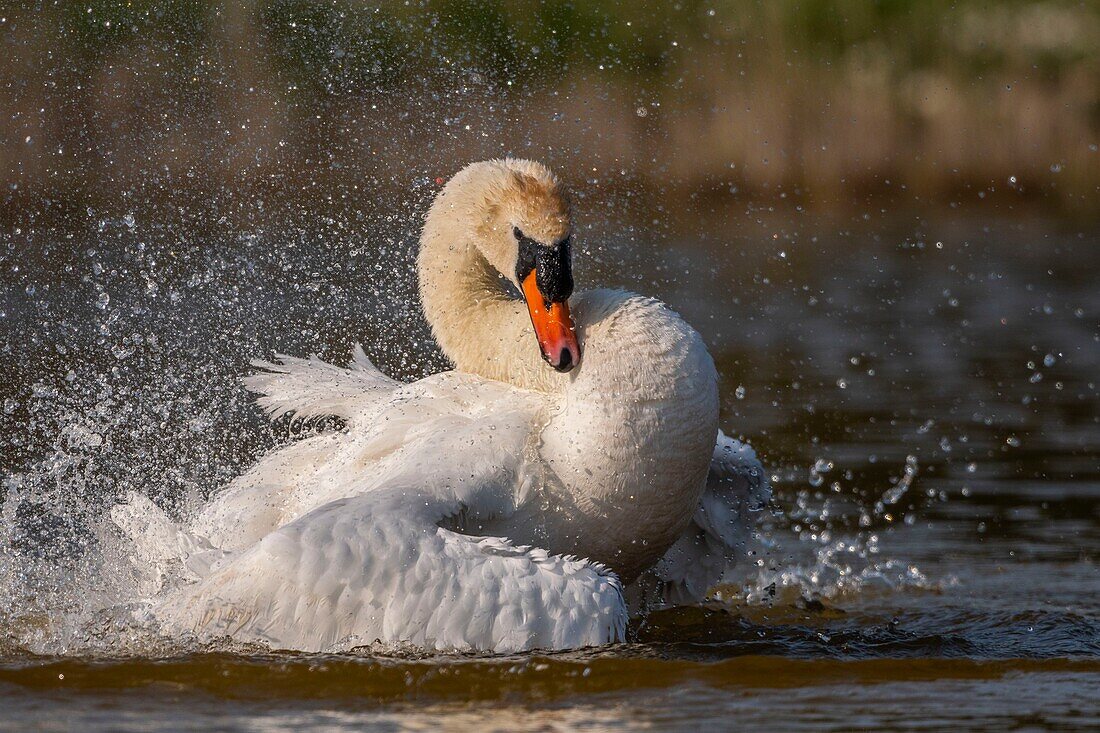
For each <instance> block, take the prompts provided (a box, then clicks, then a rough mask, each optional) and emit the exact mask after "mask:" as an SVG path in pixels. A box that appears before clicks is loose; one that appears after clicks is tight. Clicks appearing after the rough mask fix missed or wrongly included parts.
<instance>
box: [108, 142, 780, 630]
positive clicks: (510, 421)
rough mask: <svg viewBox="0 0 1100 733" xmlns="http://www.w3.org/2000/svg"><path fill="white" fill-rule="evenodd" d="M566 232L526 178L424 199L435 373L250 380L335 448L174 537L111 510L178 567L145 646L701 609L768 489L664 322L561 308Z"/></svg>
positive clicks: (282, 455)
mask: <svg viewBox="0 0 1100 733" xmlns="http://www.w3.org/2000/svg"><path fill="white" fill-rule="evenodd" d="M571 234H572V224H571V221H570V214H569V205H568V201H567V199H566V196H565V193H564V191H563V188H562V186H561V184H560V183H559V182H558V181H557V179H556V178H555V177H554V176H553V174H551V173H550V171H549V170H548V169H546V168H545V167H544V166H542V165H540V164H538V163H533V162H529V161H523V160H513V159H509V160H500V161H489V162H483V163H476V164H473V165H471V166H469V167H467V168H466V169H464V170H462V171H461V172H459V173H458V174H457V175H456V176H455V177H454V178H453V179H452V180H451V181H450V182H449V183H447V185H446V186H445V187H444V188H443V189H442V190H441V191H440V193H439V195H438V196H437V197H436V200H435V202H434V203H433V205H432V207H431V210H430V212H429V213H428V216H427V221H426V223H425V226H424V230H423V234H422V236H421V250H420V255H419V274H420V297H421V300H422V301H423V305H424V310H425V313H426V315H427V318H428V322H429V323H430V324H431V327H432V331H433V333H434V334H435V337H436V339H437V340H438V342H439V345H440V346H441V347H442V349H443V351H444V352H445V353H446V354H447V356H448V357H449V358H450V359H451V361H452V362H453V363H454V366H455V369H454V371H448V372H443V373H440V374H434V375H432V376H430V377H427V378H425V379H421V380H420V381H417V382H413V383H411V384H402V383H399V382H396V381H394V380H392V379H389V378H387V377H386V376H384V375H383V374H382V373H381V372H379V371H378V370H377V369H375V368H374V367H373V366H372V365H371V363H370V362H369V361H368V360H367V358H366V356H365V354H364V353H363V351H362V350H361V349H359V348H358V347H357V348H356V351H355V354H354V358H353V361H352V363H351V365H350V366H349V367H348V368H346V369H344V368H338V367H335V366H331V365H329V364H325V363H323V362H321V361H318V360H316V359H310V360H303V359H295V358H291V357H280V358H281V361H282V363H281V364H271V363H264V362H260V363H258V364H257V365H258V366H259V367H262V368H263V369H264V370H265V371H263V372H261V373H258V374H255V375H254V376H251V377H248V378H247V379H246V380H245V382H246V385H247V386H248V388H249V389H251V390H253V391H255V392H258V393H259V394H261V395H262V396H261V397H260V404H261V405H263V406H265V407H266V408H268V409H269V410H270V411H271V413H272V414H274V415H281V414H284V413H289V412H293V413H296V414H297V415H298V416H301V417H313V416H319V415H336V416H339V417H340V418H342V419H343V420H344V421H345V422H346V429H345V430H343V431H339V432H332V433H327V434H323V435H319V436H315V437H311V438H308V439H305V440H301V441H299V442H297V443H294V444H291V445H289V446H286V447H284V448H281V449H279V450H276V451H274V452H273V453H271V454H270V455H268V456H267V457H265V458H264V459H263V460H262V461H261V462H260V463H259V464H258V465H256V466H255V467H254V468H253V469H252V470H251V471H249V472H248V473H246V474H245V475H243V476H241V477H240V478H239V479H237V480H236V481H234V482H233V484H232V485H230V486H229V487H228V488H227V489H226V490H225V491H224V492H223V493H222V494H221V495H220V496H218V497H217V498H216V499H215V500H214V501H213V502H212V503H211V504H209V505H208V506H207V507H206V508H205V509H204V510H203V511H202V512H201V513H200V514H199V515H198V516H197V517H196V518H195V519H194V521H193V522H192V523H191V525H190V526H189V527H187V528H185V529H181V528H176V527H174V526H173V525H171V524H170V523H168V522H167V521H165V520H164V519H163V517H160V516H158V515H157V512H156V510H155V507H153V506H152V504H151V502H149V501H148V500H144V499H142V498H140V497H134V498H133V499H132V501H131V503H130V504H128V505H120V506H118V507H116V508H115V510H114V513H113V516H114V519H115V522H116V523H117V524H119V525H120V526H122V527H123V528H124V529H126V530H127V531H128V532H129V533H130V534H131V535H132V536H134V537H135V542H136V546H137V547H136V549H135V552H136V553H138V554H139V555H140V556H141V558H142V560H141V562H143V563H146V564H149V565H150V566H157V567H163V566H165V563H169V562H176V563H178V562H179V561H181V560H182V566H183V567H184V568H185V576H186V579H187V581H189V582H182V583H176V584H172V585H167V586H166V587H165V588H164V589H163V590H162V591H161V592H160V594H159V595H158V597H157V598H156V599H155V602H154V604H153V613H154V615H155V616H156V618H157V619H158V620H159V622H160V623H161V625H162V626H163V627H164V628H166V629H168V630H170V631H173V632H177V633H179V632H182V633H194V634H196V635H197V636H198V637H199V638H200V639H210V638H215V637H225V636H228V637H231V638H233V639H235V640H238V641H245V642H262V643H266V644H269V645H271V646H274V647H280V648H294V649H301V650H307V651H318V650H332V649H338V648H347V647H348V646H354V645H356V644H369V643H371V642H373V641H375V640H380V641H382V642H395V643H408V644H413V645H417V646H421V647H428V648H435V649H463V650H468V649H476V650H488V651H497V652H510V651H519V650H527V649H533V648H554V649H560V648H569V647H578V646H585V645H595V644H603V643H607V642H613V641H618V640H622V639H623V638H624V634H625V627H626V622H627V613H628V612H627V605H626V603H625V601H624V596H623V585H622V584H623V583H628V584H629V583H633V582H635V581H636V580H638V579H639V576H642V575H643V573H645V579H644V583H645V584H646V586H647V588H650V589H653V588H656V589H657V590H659V591H660V592H661V593H662V594H663V597H664V598H668V599H672V600H677V601H680V600H691V599H696V598H700V597H701V596H702V595H703V594H705V593H706V592H707V590H708V589H709V588H710V587H711V586H712V585H713V584H714V583H715V582H717V581H718V580H719V578H720V577H721V576H722V573H723V572H724V571H725V569H726V568H727V566H728V564H729V562H730V561H731V560H732V559H733V556H734V554H735V552H736V548H737V545H738V543H739V542H740V541H741V540H742V538H743V536H744V532H745V527H746V516H745V515H746V512H745V504H746V502H762V501H763V500H765V499H766V497H767V494H768V485H767V481H766V479H765V477H764V474H763V471H762V469H761V467H760V464H759V462H758V461H757V460H756V456H755V455H754V454H753V453H752V449H751V448H749V447H748V446H745V445H743V444H740V443H738V442H736V441H733V440H731V439H729V438H727V437H725V436H724V435H722V434H721V433H720V432H719V430H718V424H717V423H718V392H717V385H716V373H715V370H714V365H713V363H712V361H711V358H710V356H709V354H708V353H707V351H706V348H705V347H704V345H703V342H702V340H701V339H700V337H699V335H698V334H697V333H696V332H695V331H694V330H693V329H692V328H691V327H689V326H688V325H687V324H686V323H684V321H682V320H681V319H680V318H679V316H677V315H676V314H675V313H673V312H672V311H671V310H669V309H668V308H667V307H666V306H664V305H663V304H661V303H659V302H657V301H655V300H652V299H650V298H645V297H642V296H639V295H635V294H632V293H626V292H621V291H611V290H596V291H590V292H585V293H580V294H578V295H577V296H576V297H574V298H572V300H571V301H570V300H569V297H570V295H571V292H572V287H573V283H572V275H571V266H570V265H571V263H570V237H571ZM512 286H514V287H515V289H516V291H518V292H514V291H513V292H510V291H512ZM519 293H522V294H523V296H524V297H522V298H521V297H518V295H519ZM570 308H572V314H571V313H570ZM574 324H575V325H574ZM532 330H533V331H534V334H535V335H534V336H532V333H531V332H532ZM552 367H553V368H552ZM716 436H717V445H716ZM708 474H709V479H708ZM581 558H583V559H581ZM642 582H643V581H639V584H641V583H642Z"/></svg>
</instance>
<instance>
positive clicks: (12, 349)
mask: <svg viewBox="0 0 1100 733" xmlns="http://www.w3.org/2000/svg"><path fill="white" fill-rule="evenodd" d="M582 200H583V199H582ZM371 223H372V222H361V221H360V222H357V221H356V220H355V217H354V215H348V214H344V215H337V216H335V217H334V218H328V219H326V218H325V217H317V216H314V217H305V218H304V219H303V218H302V217H299V218H298V220H297V222H296V223H280V224H278V225H275V224H270V225H265V226H259V225H257V226H253V227H252V228H242V227H241V226H239V225H230V224H225V223H223V224H222V225H220V226H219V225H218V224H217V223H216V222H207V223H205V224H204V225H203V226H202V227H197V226H195V224H194V222H190V223H188V222H185V221H172V220H170V219H169V220H159V219H152V218H149V217H145V216H142V215H140V214H138V215H136V216H135V215H130V216H122V217H117V218H111V217H103V218H100V217H97V216H95V215H93V214H92V213H89V219H88V221H87V222H83V223H82V224H81V225H80V226H75V227H73V226H70V227H68V228H66V229H57V228H48V227H37V228H35V227H28V228H27V229H12V230H8V231H5V232H4V233H3V234H2V235H0V284H2V286H3V287H2V289H0V312H2V315H0V329H2V330H0V364H2V368H3V372H4V374H5V375H6V379H5V380H4V382H3V383H2V384H0V401H2V404H3V409H2V411H0V451H2V453H0V456H2V465H0V468H2V470H3V471H4V476H5V484H4V500H3V505H2V522H0V700H2V706H0V710H2V711H3V712H0V727H3V728H6V729H12V730H26V729H31V728H38V729H46V730H53V729H58V730H60V729H69V728H75V729H87V728H91V727H95V726H99V727H109V728H112V729H118V730H148V729H153V730H161V729H163V730H181V729H192V730H269V729H270V730H278V729H285V728H296V727H301V726H306V725H308V726H312V727H319V728H323V729H331V730H343V729H351V728H360V727H362V726H369V727H373V728H377V729H387V730H388V729H397V728H418V727H419V728H425V729H433V730H434V729H437V728H438V727H440V726H445V727H450V728H458V729H465V728H469V727H475V726H476V727H478V728H482V729H487V730H493V729H508V730H516V729H533V730H557V729H563V728H579V729H617V728H645V727H659V728H662V729H663V728H670V729H687V728H696V727H698V726H700V725H713V726H723V727H732V726H734V725H737V726H744V727H746V728H752V727H764V726H768V727H770V728H773V729H777V730H783V729H808V730H827V729H837V730H850V729H853V728H856V729H867V730H909V729H935V728H959V727H966V728H969V729H983V730H998V731H1000V730H1006V729H1021V730H1022V729H1027V730H1030V729H1059V728H1062V729H1080V728H1085V727H1096V726H1100V702H1098V700H1100V573H1098V568H1097V565H1096V562H1097V558H1096V550H1097V548H1098V547H1100V401H1098V394H1097V381H1098V378H1100V329H1098V323H1100V289H1098V288H1096V286H1095V284H1094V283H1095V277H1096V273H1097V272H1100V236H1098V233H1097V232H1096V231H1095V230H1094V229H1081V228H1074V227H1072V226H1067V225H1059V224H1055V223H1035V222H1030V223H1028V224H1026V225H1024V224H1021V223H1019V222H1017V221H1015V220H1011V219H1007V218H994V219H992V220H990V219H982V220H977V219H974V218H967V219H952V220H942V219H940V220H933V221H929V220H927V219H926V218H922V217H919V216H913V217H902V216H896V217H891V218H889V219H887V220H879V219H874V218H869V219H865V218H864V217H858V218H856V219H854V220H852V221H840V222H837V221H832V220H817V221H814V220H810V218H809V217H806V216H799V217H787V216H784V217H773V218H769V217H766V216H746V217H745V221H744V222H743V225H742V226H740V227H738V228H737V229H736V230H735V231H728V232H707V233H706V234H696V235H688V236H677V237H673V238H671V240H670V241H661V240H657V242H656V243H654V242H650V241H648V240H646V238H644V237H641V235H637V234H634V235H631V236H629V237H626V236H623V235H622V232H621V231H616V230H615V227H613V226H610V225H607V224H605V225H603V226H602V227H601V226H600V225H598V224H597V225H594V226H592V227H590V229H589V232H588V233H587V235H585V236H582V237H580V238H579V241H578V247H577V255H576V257H577V260H578V262H577V271H578V280H579V285H580V286H581V287H584V286H587V285H591V284H601V285H603V284H609V285H618V286H624V287H629V288H632V289H636V290H639V291H643V292H646V293H652V294H654V295H657V296H659V297H661V298H663V299H664V300H666V301H667V302H669V303H670V304H672V305H673V306H674V307H675V308H677V309H678V310H680V311H681V312H682V313H683V314H684V315H685V316H686V317H687V318H688V319H689V320H690V321H691V322H692V323H693V324H694V325H696V327H698V328H699V330H700V331H701V332H702V333H703V334H704V337H705V338H706V340H707V343H708V344H709V346H710V348H711V351H712V353H713V354H714V356H715V359H716V362H717V364H718V367H719V371H720V373H721V377H722V387H721V388H722V396H723V417H722V423H723V427H724V428H725V429H726V430H727V431H728V432H731V433H733V434H738V435H743V436H744V437H746V438H748V439H749V440H750V441H751V442H752V443H753V444H754V446H755V447H756V448H757V450H758V451H759V452H760V454H761V455H762V457H763V458H764V459H765V461H766V463H767V465H768V467H769V469H770V470H771V472H772V474H773V477H774V484H775V488H776V499H775V502H774V505H773V506H771V507H769V508H768V510H767V511H765V512H764V513H763V516H762V517H761V520H760V532H759V533H760V542H759V544H758V546H757V547H755V548H754V554H753V555H752V556H750V557H746V558H745V560H744V562H742V563H741V565H740V566H739V567H738V569H737V573H736V574H735V576H733V577H732V578H731V581H732V582H731V583H730V584H729V585H728V586H726V587H724V588H722V589H720V591H719V593H718V594H717V596H716V598H715V600H713V601H712V602H710V603H708V604H705V605H703V606H700V607H697V608H689V609H672V610H666V611H661V612H658V613H655V614H653V615H651V616H650V617H649V618H647V619H644V620H638V621H636V622H635V623H634V624H633V626H632V638H633V639H634V640H633V641H632V642H631V643H629V644H623V645H618V646H615V647H610V648H607V649H601V650H584V651H578V652H567V653H557V654H534V655H522V656H515V657H479V656H460V657H453V656H440V655H423V654H416V653H409V652H405V653H400V652H394V650H378V649H362V650H358V651H357V653H354V654H346V655H327V656H326V655H302V654H295V653H287V652H279V651H271V650H258V649H242V648H236V647H232V646H231V645H222V646H218V647H211V648H196V647H195V646H194V645H191V644H188V643H187V641H186V640H164V639H151V638H148V637H146V636H144V635H142V634H141V633H140V631H139V630H135V629H134V628H133V627H132V625H130V624H129V623H128V622H127V621H126V620H125V619H126V618H127V615H126V609H125V608H123V609H115V610H113V611H104V610H103V609H104V608H107V607H110V605H111V602H112V601H113V600H118V599H125V598H130V597H131V595H129V594H132V588H130V586H129V585H128V584H129V583H130V582H131V581H130V579H129V578H128V577H127V575H126V572H125V567H126V565H125V560H124V558H119V557H116V556H114V555H112V547H113V546H112V544H111V542H110V538H109V537H108V536H106V535H105V534H104V533H103V530H102V527H101V524H102V522H101V521H100V520H101V518H102V516H103V511H104V509H105V508H106V507H108V506H110V504H112V503H113V502H114V501H115V500H116V498H117V497H118V496H120V495H121V494H122V493H124V492H125V491H127V490H130V489H137V490H140V491H142V492H144V493H146V494H149V495H150V496H152V497H154V498H155V499H156V500H157V501H158V502H160V503H161V504H162V505H164V506H166V507H168V508H169V510H170V511H173V512H176V513H180V514H182V513H186V512H187V511H189V510H190V509H191V508H193V507H194V506H196V505H199V504H201V503H202V502H203V501H205V500H206V499H207V498H208V497H209V496H210V495H211V494H212V493H214V492H216V491H217V490H218V488H219V487H221V486H223V485H224V484H225V483H226V482H227V481H228V480H229V479H231V478H232V476H234V475H236V474H238V473H239V472H240V471H242V470H243V468H244V467H246V466H247V465H249V464H250V462H251V461H253V460H254V459H255V457H256V456H258V455H259V454H261V453H262V452H263V451H265V450H267V449H269V448H270V447H271V446H273V445H275V444H277V443H279V442H282V441H286V440H291V439H293V438H294V436H295V435H296V434H299V433H300V432H302V431H303V430H308V429H311V428H302V427H299V426H292V425H290V424H289V423H287V422H285V421H284V422H281V423H277V424H275V425H274V426H269V425H267V424H266V423H265V422H264V421H263V419H262V417H261V415H260V413H259V411H258V410H257V409H255V408H254V407H253V406H252V405H251V403H250V401H249V399H248V396H247V395H246V394H245V393H244V392H243V390H242V389H241V388H240V386H239V384H238V381H237V379H238V377H239V376H240V375H241V374H242V373H244V372H245V370H246V368H247V367H246V364H247V361H248V359H250V358H253V357H255V356H267V355H270V353H271V352H272V351H273V350H275V349H278V350H281V351H286V352H289V353H299V354H301V353H308V352H318V353H320V354H322V355H323V356H325V357H327V358H330V359H333V360H336V361H341V360H343V359H345V358H346V356H347V353H348V350H349V348H350V345H351V344H352V343H353V342H356V341H363V342H364V343H365V345H366V348H367V352H368V354H369V355H370V356H371V357H372V358H374V359H376V361H377V362H378V363H379V364H380V365H381V366H382V367H383V368H384V369H385V370H387V371H388V372H390V373H391V374H395V375H397V376H401V377H405V378H412V377H415V376H418V375H421V374H424V373H427V372H430V371H433V370H436V369H439V368H442V361H441V359H440V356H439V354H438V353H437V352H436V350H435V349H434V347H433V345H432V344H431V342H430V339H429V338H428V335H427V331H426V328H425V326H424V324H423V322H422V319H421V317H420V315H419V312H418V310H417V309H416V307H415V305H414V304H413V300H412V293H413V290H412V288H413V280H412V269H411V264H412V252H413V245H414V240H413V237H414V236H415V233H413V232H405V231H399V230H398V229H395V228H394V227H392V226H391V229H392V230H393V234H392V236H389V237H385V236H381V235H379V233H378V232H379V231H380V230H379V229H378V227H374V226H370V224H371ZM387 231H388V230H387ZM634 240H637V241H634ZM641 242H644V244H643V243H641ZM312 429H315V428H312Z"/></svg>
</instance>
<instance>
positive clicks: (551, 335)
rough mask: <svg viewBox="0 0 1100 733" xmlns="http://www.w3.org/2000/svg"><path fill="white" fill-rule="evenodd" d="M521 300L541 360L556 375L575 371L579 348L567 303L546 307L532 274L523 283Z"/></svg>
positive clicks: (546, 304) (578, 359)
mask: <svg viewBox="0 0 1100 733" xmlns="http://www.w3.org/2000/svg"><path fill="white" fill-rule="evenodd" d="M523 297H524V298H525V299H526V300H527V310H528V312H530V314H531V325H532V326H534V327H535V337H536V338H538V340H539V349H540V350H541V351H542V358H543V359H545V360H546V363H547V364H549V365H550V366H552V367H554V368H555V369H557V370H558V371H559V372H567V371H569V370H570V369H572V368H573V367H575V366H576V365H577V363H578V362H580V360H581V347H580V346H579V345H578V344H577V327H576V326H575V325H573V318H572V316H570V315H569V303H567V302H566V301H562V302H560V303H547V302H546V300H545V299H544V298H543V297H542V293H540V292H539V286H538V283H537V281H536V278H535V271H534V270H531V274H530V275H528V276H527V277H526V278H525V279H524V281H523Z"/></svg>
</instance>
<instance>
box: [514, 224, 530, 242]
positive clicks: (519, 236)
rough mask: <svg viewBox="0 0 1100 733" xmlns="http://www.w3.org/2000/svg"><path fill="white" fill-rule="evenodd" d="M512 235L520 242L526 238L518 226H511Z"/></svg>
mask: <svg viewBox="0 0 1100 733" xmlns="http://www.w3.org/2000/svg"><path fill="white" fill-rule="evenodd" d="M512 236H514V237H515V238H516V241H517V242H522V241H523V240H524V239H526V238H527V237H525V236H524V234H523V232H521V231H520V230H519V227H512Z"/></svg>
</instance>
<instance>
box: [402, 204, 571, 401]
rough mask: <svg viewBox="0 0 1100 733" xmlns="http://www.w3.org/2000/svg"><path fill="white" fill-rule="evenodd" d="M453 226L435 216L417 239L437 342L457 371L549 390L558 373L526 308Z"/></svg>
mask: <svg viewBox="0 0 1100 733" xmlns="http://www.w3.org/2000/svg"><path fill="white" fill-rule="evenodd" d="M455 224H456V222H455V221H454V217H443V216H439V212H436V211H433V212H431V213H430V214H429V216H428V221H427V223H426V224H425V227H424V231H423V234H422V235H421V238H420V255H419V260H418V269H419V278H420V301H421V303H422V304H423V306H424V315H425V317H426V318H427V321H428V324H429V325H430V326H431V329H432V334H433V335H434V336H435V339H436V342H437V343H438V344H439V346H440V348H441V349H442V350H443V353H444V354H445V355H446V356H447V358H448V359H449V360H450V361H451V363H452V364H454V366H455V369H457V370H458V371H463V372H469V373H472V374H478V375H480V376H483V377H486V378H488V379H494V380H497V381H501V382H508V383H509V384H513V385H515V386H517V387H524V388H527V389H537V390H541V391H550V390H551V389H553V387H554V380H553V377H554V376H555V375H557V373H556V372H554V370H553V369H551V368H550V367H549V366H547V365H546V364H545V363H544V362H543V361H542V358H541V356H540V353H539V350H538V344H537V341H536V339H535V336H534V334H533V332H532V331H531V321H530V316H529V315H528V313H527V308H526V306H525V304H524V303H523V302H522V301H520V300H517V299H515V298H513V297H510V296H509V294H508V293H507V292H506V291H505V285H504V283H503V282H502V280H501V277H500V275H499V274H498V273H497V272H496V270H495V269H493V267H492V266H491V265H490V264H489V263H488V261H487V260H486V259H485V257H484V256H483V255H482V254H481V252H480V250H479V248H478V247H477V245H476V244H475V243H474V241H473V236H476V235H471V232H470V231H469V229H467V228H466V227H461V226H456V225H455ZM464 229H465V231H463V230H464ZM558 376H560V375H558Z"/></svg>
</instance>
